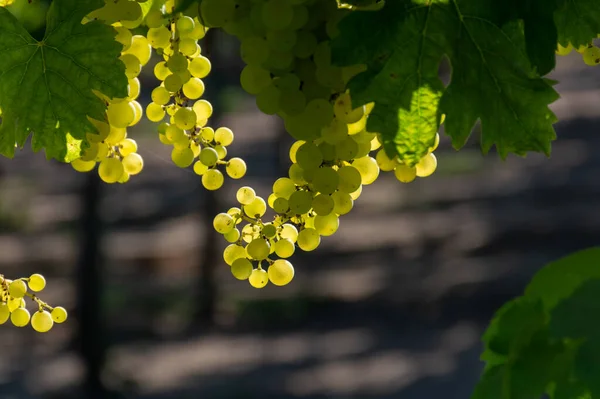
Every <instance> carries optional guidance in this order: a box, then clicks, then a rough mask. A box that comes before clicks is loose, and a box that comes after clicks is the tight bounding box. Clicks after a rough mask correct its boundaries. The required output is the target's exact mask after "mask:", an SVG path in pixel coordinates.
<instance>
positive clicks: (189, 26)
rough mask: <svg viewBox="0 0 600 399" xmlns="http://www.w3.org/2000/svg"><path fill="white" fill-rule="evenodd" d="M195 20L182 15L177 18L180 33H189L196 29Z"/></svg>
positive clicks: (176, 24) (176, 25)
mask: <svg viewBox="0 0 600 399" xmlns="http://www.w3.org/2000/svg"><path fill="white" fill-rule="evenodd" d="M194 25H195V24H194V20H193V19H192V18H190V17H188V16H185V15H184V16H182V17H179V18H178V19H177V22H176V23H175V27H176V28H177V30H178V31H179V33H180V34H182V33H188V32H191V31H193V30H194Z"/></svg>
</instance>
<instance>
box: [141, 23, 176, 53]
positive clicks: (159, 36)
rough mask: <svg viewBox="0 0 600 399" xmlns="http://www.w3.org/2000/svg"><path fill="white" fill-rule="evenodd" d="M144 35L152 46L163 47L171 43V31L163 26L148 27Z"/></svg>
mask: <svg viewBox="0 0 600 399" xmlns="http://www.w3.org/2000/svg"><path fill="white" fill-rule="evenodd" d="M146 37H147V38H148V42H149V43H150V45H151V46H152V47H154V48H165V47H168V46H169V45H170V44H171V31H170V30H169V29H167V28H166V27H165V26H158V27H156V28H150V29H148V33H147V34H146Z"/></svg>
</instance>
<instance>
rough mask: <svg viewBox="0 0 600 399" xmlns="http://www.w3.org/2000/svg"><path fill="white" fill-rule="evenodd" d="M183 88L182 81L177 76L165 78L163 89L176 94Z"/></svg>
mask: <svg viewBox="0 0 600 399" xmlns="http://www.w3.org/2000/svg"><path fill="white" fill-rule="evenodd" d="M182 87H183V81H182V80H181V77H179V75H177V74H172V75H169V76H167V77H166V78H165V89H167V90H168V91H169V92H171V93H175V92H178V91H179V90H181V88H182Z"/></svg>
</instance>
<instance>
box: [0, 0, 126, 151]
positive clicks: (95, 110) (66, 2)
mask: <svg viewBox="0 0 600 399" xmlns="http://www.w3.org/2000/svg"><path fill="white" fill-rule="evenodd" d="M103 4H104V2H103V1H102V0H89V1H78V0H55V1H53V2H52V5H51V6H50V9H49V10H48V15H47V25H46V34H45V36H44V38H43V39H42V40H41V41H39V42H38V41H37V40H35V39H34V38H32V37H31V36H30V35H29V33H28V32H27V31H26V30H25V29H24V28H23V27H22V26H21V25H20V24H19V22H18V21H17V20H16V19H15V17H14V16H13V15H12V14H10V13H9V12H8V11H7V10H5V9H3V8H0V50H1V52H2V57H0V108H1V109H2V113H3V115H2V118H3V119H2V124H1V125H0V153H1V154H2V155H5V156H8V157H13V156H14V152H15V145H18V146H20V147H22V146H23V145H24V144H25V141H26V140H27V137H28V136H29V135H30V134H32V133H33V138H32V147H33V149H34V150H35V151H38V150H40V149H45V150H46V156H47V157H48V158H56V159H58V160H61V161H66V162H69V161H71V160H73V159H75V158H77V157H78V156H79V154H80V151H81V147H82V145H83V143H84V142H85V135H86V133H89V132H96V129H95V127H94V126H93V125H92V124H91V123H90V121H89V120H88V117H91V118H94V119H98V120H103V119H104V118H105V116H104V115H105V111H106V104H105V103H104V102H103V101H102V100H101V99H100V98H98V97H97V96H96V95H95V94H94V93H93V92H92V90H97V91H99V92H102V93H104V94H105V95H107V96H109V97H112V98H114V97H126V96H127V78H126V76H125V68H124V65H123V63H122V62H121V61H120V60H119V59H118V57H119V55H120V52H121V49H122V47H121V45H120V44H119V43H117V42H116V41H115V40H114V36H115V31H114V29H113V28H111V27H110V26H106V25H104V24H102V23H100V22H96V21H93V22H89V23H87V24H82V23H81V21H82V19H83V17H84V16H85V15H87V14H89V13H90V11H93V10H95V9H97V8H99V7H101V6H102V5H103Z"/></svg>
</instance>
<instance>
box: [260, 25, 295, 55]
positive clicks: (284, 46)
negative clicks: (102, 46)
mask: <svg viewBox="0 0 600 399" xmlns="http://www.w3.org/2000/svg"><path fill="white" fill-rule="evenodd" d="M296 37H297V34H296V32H295V31H293V30H278V31H274V30H273V31H269V32H267V43H268V44H269V47H270V48H272V49H273V50H275V51H291V50H292V49H293V48H294V45H295V44H296Z"/></svg>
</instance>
